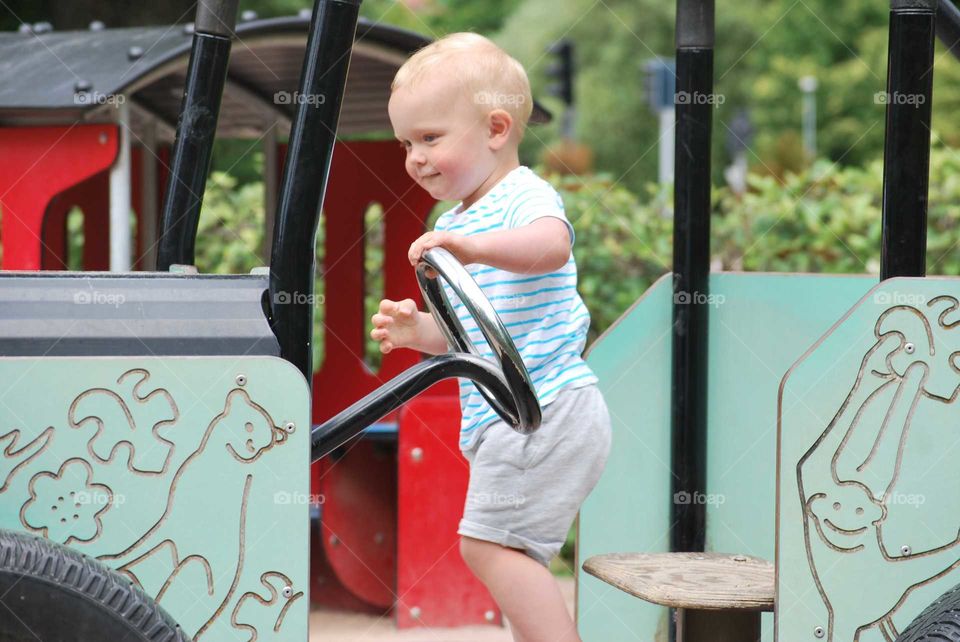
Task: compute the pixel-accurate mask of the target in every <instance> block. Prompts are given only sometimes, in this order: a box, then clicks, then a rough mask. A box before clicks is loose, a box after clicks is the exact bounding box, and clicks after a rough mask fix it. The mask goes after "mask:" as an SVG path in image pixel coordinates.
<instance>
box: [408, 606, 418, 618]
mask: <svg viewBox="0 0 960 642" xmlns="http://www.w3.org/2000/svg"><path fill="white" fill-rule="evenodd" d="M410 617H412V618H413V619H415V620H419V619H420V607H419V606H414V607H412V608H411V609H410Z"/></svg>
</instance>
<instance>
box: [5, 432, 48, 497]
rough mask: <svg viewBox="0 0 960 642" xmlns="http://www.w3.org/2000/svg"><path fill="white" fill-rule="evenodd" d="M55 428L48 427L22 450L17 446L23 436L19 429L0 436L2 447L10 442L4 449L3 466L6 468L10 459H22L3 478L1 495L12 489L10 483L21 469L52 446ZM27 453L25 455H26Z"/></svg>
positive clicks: (22, 447)
mask: <svg viewBox="0 0 960 642" xmlns="http://www.w3.org/2000/svg"><path fill="white" fill-rule="evenodd" d="M53 433H54V430H53V426H47V427H46V428H45V429H44V431H43V432H42V433H40V434H39V435H37V436H36V437H34V438H33V439H32V440H30V441H29V442H28V443H26V444H24V445H23V446H21V447H20V448H17V444H18V443H20V436H21V435H22V434H23V433H22V432H21V431H20V429H19V428H14V429H13V430H11V431H10V432H8V433H6V434H4V435H0V445H3V442H4V441H7V440H9V443H8V444H7V445H6V447H5V448H4V449H3V451H2V452H3V462H2V463H3V465H4V467H6V464H7V461H6V460H8V459H14V458H18V457H21V455H22V458H21V459H20V461H19V462H18V463H17V464H15V465H14V466H13V467H12V468H11V469H10V470H9V471H8V472H7V473H6V475H4V476H3V478H2V479H3V485H0V493H2V492H5V491H6V490H7V489H8V488H9V487H10V482H11V481H13V478H14V477H15V476H16V474H17V473H18V472H19V471H20V469H21V468H23V467H24V466H26V465H27V464H29V463H30V462H31V461H33V460H34V459H36V458H37V457H39V456H40V455H42V454H43V453H44V451H46V450H47V448H48V447H49V446H50V442H51V441H53ZM24 453H25V454H24Z"/></svg>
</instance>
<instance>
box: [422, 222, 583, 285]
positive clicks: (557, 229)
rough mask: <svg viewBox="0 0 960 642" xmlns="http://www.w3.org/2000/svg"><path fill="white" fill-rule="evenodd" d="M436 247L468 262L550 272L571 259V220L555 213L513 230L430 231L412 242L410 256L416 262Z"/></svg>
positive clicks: (508, 268) (465, 262)
mask: <svg viewBox="0 0 960 642" xmlns="http://www.w3.org/2000/svg"><path fill="white" fill-rule="evenodd" d="M433 247H443V248H445V249H447V250H449V251H450V252H451V253H452V254H453V255H454V256H456V257H457V259H459V261H460V262H461V263H463V264H464V265H468V264H470V263H482V264H483V265H489V266H491V267H495V268H499V269H501V270H506V271H508V272H514V273H517V274H546V273H547V272H553V271H555V270H559V269H560V268H562V267H563V266H564V265H565V264H566V262H567V261H568V260H569V259H570V233H569V232H568V231H567V224H566V223H565V222H564V221H562V220H561V219H559V218H557V217H554V216H544V217H543V218H538V219H536V220H535V221H533V222H532V223H529V224H528V225H524V226H522V227H517V228H514V229H510V230H498V231H495V232H482V233H480V234H474V235H472V236H464V235H462V234H456V233H453V232H427V233H426V234H424V235H423V236H421V237H420V238H418V239H417V240H416V241H414V242H413V245H411V246H410V251H409V253H408V258H409V259H410V263H411V264H412V265H416V264H417V262H418V261H419V260H420V256H421V255H422V254H423V253H424V252H426V251H427V250H429V249H430V248H433Z"/></svg>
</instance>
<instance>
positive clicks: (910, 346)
mask: <svg viewBox="0 0 960 642" xmlns="http://www.w3.org/2000/svg"><path fill="white" fill-rule="evenodd" d="M903 349H904V350H906V352H907V354H913V351H914V350H916V347H915V346H914V345H913V344H912V343H908V344H906V345H905V346H903Z"/></svg>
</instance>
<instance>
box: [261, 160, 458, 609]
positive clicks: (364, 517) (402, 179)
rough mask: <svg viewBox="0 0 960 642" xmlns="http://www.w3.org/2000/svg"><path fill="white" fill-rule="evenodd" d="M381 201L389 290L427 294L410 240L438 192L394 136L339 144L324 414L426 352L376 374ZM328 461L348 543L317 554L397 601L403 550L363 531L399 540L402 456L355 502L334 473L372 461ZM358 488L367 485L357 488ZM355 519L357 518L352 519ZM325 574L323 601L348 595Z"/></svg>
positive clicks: (325, 488)
mask: <svg viewBox="0 0 960 642" xmlns="http://www.w3.org/2000/svg"><path fill="white" fill-rule="evenodd" d="M285 151H286V149H285V147H284V146H280V153H279V154H278V156H279V158H280V163H281V164H282V163H283V159H284V158H285V156H286V154H285ZM373 202H378V203H380V204H381V205H382V206H383V208H384V218H385V243H384V270H385V279H384V289H385V294H386V296H388V297H393V298H406V297H413V298H416V299H419V297H418V296H417V293H418V289H417V286H416V278H415V276H414V272H413V268H412V267H411V266H410V265H409V263H408V262H407V260H406V255H407V249H408V248H409V247H410V243H412V242H413V240H414V239H416V238H417V236H419V235H420V234H422V233H423V230H424V229H425V220H426V217H427V215H428V214H429V212H430V210H431V208H432V207H433V204H434V201H433V199H432V198H431V197H430V195H429V194H427V193H426V192H424V191H423V190H421V189H420V188H418V187H416V186H415V185H414V183H413V182H412V181H411V179H410V177H409V176H407V174H406V172H405V170H404V169H403V150H401V149H400V148H399V146H397V145H396V144H395V143H392V142H348V143H344V142H338V143H337V146H336V148H335V151H334V157H333V163H332V167H331V171H330V180H329V183H328V188H327V195H326V199H325V202H324V214H325V215H324V218H323V225H324V232H325V239H326V245H325V249H324V264H323V267H324V272H323V279H324V280H325V283H326V288H325V297H326V298H325V301H324V307H325V322H326V323H325V337H324V339H325V341H324V358H323V363H322V364H315V365H317V366H319V369H318V371H317V372H316V374H315V375H314V396H313V419H314V421H315V422H321V421H324V420H326V419H328V418H330V417H332V416H333V415H334V414H336V413H337V412H339V411H340V410H342V409H344V408H346V407H347V406H349V405H350V404H352V403H353V402H355V401H356V400H357V399H359V398H361V397H363V396H364V395H366V394H367V393H369V392H371V391H372V390H374V389H375V388H377V387H379V386H380V385H381V384H382V383H383V382H385V381H387V380H389V379H390V378H392V377H394V376H396V375H397V374H399V373H400V372H402V371H403V370H405V369H407V368H409V367H410V366H412V365H413V364H415V363H416V362H417V361H419V359H420V356H419V355H418V354H416V353H414V352H411V351H408V350H398V351H396V352H394V353H392V354H389V355H386V356H385V357H384V359H383V363H382V368H381V370H380V372H378V373H374V372H371V371H370V370H369V368H368V367H367V366H366V364H365V363H364V346H365V341H366V335H367V333H368V332H369V330H370V327H369V319H367V318H366V313H365V312H364V283H363V275H364V265H363V261H364V244H363V237H364V232H365V230H364V227H363V225H364V221H363V215H364V213H365V211H366V209H367V207H368V205H369V204H370V203H373ZM450 385H455V384H450ZM321 466H323V470H324V475H325V476H324V477H323V478H321V473H320V470H321V469H320V468H319V467H314V471H313V489H314V492H315V493H318V494H321V495H323V496H325V497H327V498H328V503H327V504H326V505H325V506H324V520H327V519H328V518H329V516H330V515H342V519H341V521H339V522H337V523H336V524H332V527H333V528H334V529H335V530H336V529H339V530H342V531H343V533H340V535H341V537H340V541H341V542H342V544H341V546H340V548H339V549H333V548H332V547H331V546H330V543H329V538H328V537H324V540H325V541H324V542H323V543H322V546H321V547H317V546H316V545H315V546H314V551H313V553H314V556H319V555H325V556H326V557H327V558H328V559H327V560H326V561H327V563H329V565H330V567H332V568H333V569H334V570H335V571H336V574H337V581H338V583H341V584H342V586H343V587H344V588H345V589H346V590H348V591H351V592H353V593H354V594H355V595H357V596H360V597H363V598H364V599H366V600H369V602H370V603H372V604H381V605H382V604H384V600H385V599H387V598H389V599H390V600H391V601H392V591H393V589H394V581H393V578H394V576H395V574H396V559H395V557H390V558H387V557H384V556H382V555H380V554H379V551H378V550H377V549H370V548H369V547H368V546H367V545H366V542H364V541H363V538H364V537H366V535H360V534H359V533H357V534H354V533H355V532H357V531H358V530H361V527H362V523H363V522H364V521H372V522H374V523H377V524H385V521H384V520H385V519H389V520H390V523H389V533H386V532H384V537H386V538H389V540H390V541H395V537H396V519H395V517H396V475H395V472H396V470H395V467H394V466H395V464H393V463H391V464H390V470H391V471H392V472H391V476H390V477H387V476H384V475H382V474H380V473H381V471H379V470H378V471H377V473H376V474H370V472H369V470H368V471H367V475H368V476H369V479H366V480H364V485H363V493H364V495H363V498H362V501H360V502H359V503H349V504H348V503H342V502H343V500H342V499H341V497H340V495H341V494H342V492H340V491H339V490H335V489H334V488H333V487H332V486H331V482H332V481H333V480H334V479H338V477H337V476H336V475H333V476H330V475H329V471H330V470H331V469H334V468H338V467H340V466H344V467H345V468H347V470H344V471H342V476H341V477H339V478H340V479H362V478H363V473H364V466H368V467H369V466H370V462H369V460H363V459H362V458H359V457H353V456H350V455H348V456H347V457H345V458H344V459H343V460H341V462H339V463H335V462H329V461H327V462H322V463H321ZM354 467H356V471H354ZM354 472H356V473H357V474H356V475H355V474H354ZM351 492H359V490H358V488H353V489H351ZM336 519H340V518H336ZM350 520H353V521H354V522H355V523H354V524H352V525H348V524H347V522H349V521H350ZM384 528H387V527H386V526H384ZM381 530H382V529H381ZM315 544H316V543H315ZM345 550H350V551H353V552H354V555H344V554H343V551H345ZM321 566H322V565H321ZM361 569H362V570H361ZM371 577H376V578H389V580H390V581H389V582H387V586H386V587H381V589H389V591H384V592H381V591H380V589H377V588H376V587H375V586H373V584H372V583H371V582H370V578H371ZM316 579H317V578H315V583H314V584H313V590H314V593H313V594H314V595H315V596H317V601H319V602H322V603H323V602H329V601H342V600H341V598H339V597H337V596H335V595H334V596H330V595H327V594H329V593H335V592H336V591H337V590H338V584H337V583H333V582H326V584H325V586H323V587H321V586H320V585H318V583H316Z"/></svg>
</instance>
